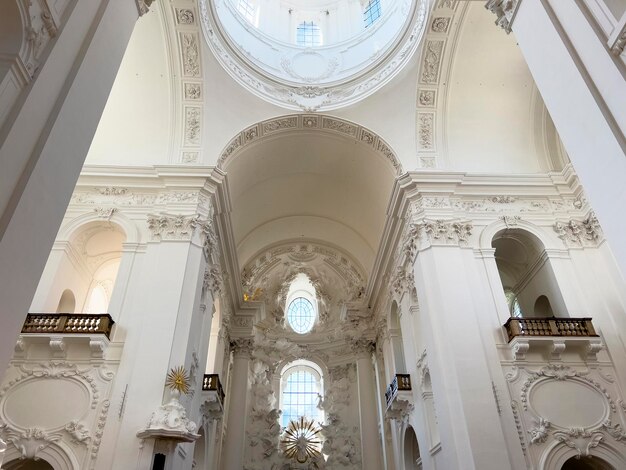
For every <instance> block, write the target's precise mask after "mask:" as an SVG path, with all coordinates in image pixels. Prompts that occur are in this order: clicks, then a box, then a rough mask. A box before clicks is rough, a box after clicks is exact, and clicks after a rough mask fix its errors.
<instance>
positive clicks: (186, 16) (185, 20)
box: [176, 8, 196, 25]
mask: <svg viewBox="0 0 626 470" xmlns="http://www.w3.org/2000/svg"><path fill="white" fill-rule="evenodd" d="M176 22H177V23H178V24H181V25H192V24H195V22H196V17H195V14H194V12H193V10H192V9H190V8H176Z"/></svg>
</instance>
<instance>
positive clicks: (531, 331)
mask: <svg viewBox="0 0 626 470" xmlns="http://www.w3.org/2000/svg"><path fill="white" fill-rule="evenodd" d="M504 328H505V329H506V332H507V334H508V336H509V342H510V341H511V340H512V339H513V338H516V337H518V336H578V337H585V336H598V335H597V334H596V330H595V329H594V328H593V324H592V323H591V318H556V317H547V318H509V319H508V320H507V322H506V323H505V324H504Z"/></svg>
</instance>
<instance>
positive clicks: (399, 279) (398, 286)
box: [389, 264, 417, 301]
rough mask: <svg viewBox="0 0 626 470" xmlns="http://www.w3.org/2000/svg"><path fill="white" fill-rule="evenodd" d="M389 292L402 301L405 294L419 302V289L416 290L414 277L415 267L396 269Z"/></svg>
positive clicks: (399, 267)
mask: <svg viewBox="0 0 626 470" xmlns="http://www.w3.org/2000/svg"><path fill="white" fill-rule="evenodd" d="M389 290H390V292H391V294H392V296H394V297H396V298H398V299H400V298H402V296H403V295H404V294H405V293H408V294H410V295H411V299H413V300H414V301H415V300H417V289H416V288H415V277H414V275H413V265H412V264H410V265H409V267H408V268H405V267H404V266H398V267H396V272H395V274H394V275H393V277H392V278H391V282H390V285H389Z"/></svg>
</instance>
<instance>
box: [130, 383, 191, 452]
mask: <svg viewBox="0 0 626 470" xmlns="http://www.w3.org/2000/svg"><path fill="white" fill-rule="evenodd" d="M171 395H172V396H171V399H170V401H169V402H168V403H166V404H164V405H161V406H159V408H158V409H157V410H156V411H154V412H153V413H152V416H151V417H150V420H149V421H148V425H147V426H146V428H145V429H142V430H141V431H139V432H138V433H137V437H139V438H140V439H150V438H155V439H170V440H174V441H179V442H193V441H195V440H196V439H198V438H199V437H200V435H199V434H195V431H196V428H197V426H196V423H194V422H193V421H191V420H189V418H188V417H187V411H186V410H185V407H184V406H183V405H182V404H181V403H180V401H179V400H178V396H179V394H178V393H176V391H172V392H171Z"/></svg>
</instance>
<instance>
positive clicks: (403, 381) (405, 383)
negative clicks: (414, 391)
mask: <svg viewBox="0 0 626 470" xmlns="http://www.w3.org/2000/svg"><path fill="white" fill-rule="evenodd" d="M409 390H411V376H410V375H409V374H396V375H395V377H394V378H393V381H392V382H391V383H390V384H389V386H388V387H387V391H386V392H385V401H386V402H387V408H389V407H390V406H391V404H392V403H393V400H394V399H395V398H396V397H397V396H398V392H399V391H409Z"/></svg>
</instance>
